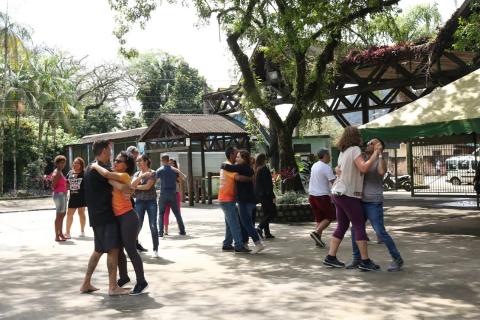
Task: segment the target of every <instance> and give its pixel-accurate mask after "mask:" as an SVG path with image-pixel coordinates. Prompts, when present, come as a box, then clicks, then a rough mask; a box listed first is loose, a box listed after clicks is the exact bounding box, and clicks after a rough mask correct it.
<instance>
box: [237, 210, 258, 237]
mask: <svg viewBox="0 0 480 320" xmlns="http://www.w3.org/2000/svg"><path fill="white" fill-rule="evenodd" d="M255 208H256V204H255V203H250V202H239V203H238V209H239V216H240V222H241V223H242V226H243V228H244V229H245V231H246V232H247V235H248V236H250V237H251V238H252V240H253V242H257V241H259V240H260V236H259V235H258V232H257V230H255V226H254V224H253V221H252V217H253V210H254V209H255ZM244 240H245V239H244ZM247 240H248V237H247Z"/></svg>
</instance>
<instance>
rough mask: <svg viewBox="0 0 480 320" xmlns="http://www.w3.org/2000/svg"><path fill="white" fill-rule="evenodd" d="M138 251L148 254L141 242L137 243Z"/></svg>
mask: <svg viewBox="0 0 480 320" xmlns="http://www.w3.org/2000/svg"><path fill="white" fill-rule="evenodd" d="M137 250H138V251H140V252H147V251H148V249H145V248H144V247H143V246H142V245H141V244H140V242H137Z"/></svg>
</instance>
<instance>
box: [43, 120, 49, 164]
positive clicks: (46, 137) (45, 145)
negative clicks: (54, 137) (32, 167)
mask: <svg viewBox="0 0 480 320" xmlns="http://www.w3.org/2000/svg"><path fill="white" fill-rule="evenodd" d="M49 133H50V126H47V132H46V133H45V141H44V142H43V157H44V158H45V153H46V152H45V151H46V150H47V145H48V134H49Z"/></svg>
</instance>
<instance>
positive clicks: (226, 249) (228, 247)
mask: <svg viewBox="0 0 480 320" xmlns="http://www.w3.org/2000/svg"><path fill="white" fill-rule="evenodd" d="M234 250H235V248H234V247H233V246H223V247H222V251H234Z"/></svg>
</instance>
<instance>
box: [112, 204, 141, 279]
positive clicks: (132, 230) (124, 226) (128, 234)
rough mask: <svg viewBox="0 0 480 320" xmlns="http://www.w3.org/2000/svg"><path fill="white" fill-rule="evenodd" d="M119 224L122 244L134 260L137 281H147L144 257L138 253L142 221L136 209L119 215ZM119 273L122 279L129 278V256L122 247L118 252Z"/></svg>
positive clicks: (131, 259)
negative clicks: (138, 237)
mask: <svg viewBox="0 0 480 320" xmlns="http://www.w3.org/2000/svg"><path fill="white" fill-rule="evenodd" d="M117 221H118V224H119V226H120V235H121V237H122V244H123V247H124V248H125V251H127V254H128V257H129V258H130V261H131V262H132V265H133V269H134V270H135V275H136V277H137V283H145V282H146V281H145V275H144V273H143V262H142V258H140V255H139V254H138V251H137V247H136V243H137V236H138V230H139V227H140V222H139V219H138V215H137V213H136V212H135V211H134V210H131V211H129V212H127V213H125V214H122V215H121V216H118V217H117ZM118 273H119V275H120V279H126V278H128V272H127V257H126V256H125V253H124V252H123V248H120V252H119V253H118Z"/></svg>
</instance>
